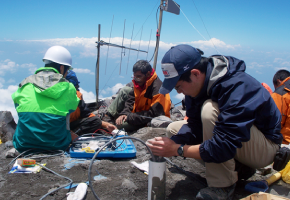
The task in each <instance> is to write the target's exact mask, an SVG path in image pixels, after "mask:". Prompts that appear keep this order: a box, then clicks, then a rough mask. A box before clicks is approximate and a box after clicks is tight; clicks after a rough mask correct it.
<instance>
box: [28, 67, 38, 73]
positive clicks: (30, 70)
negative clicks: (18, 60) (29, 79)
mask: <svg viewBox="0 0 290 200" xmlns="http://www.w3.org/2000/svg"><path fill="white" fill-rule="evenodd" d="M28 70H29V72H30V73H31V74H34V73H35V71H36V70H37V67H34V68H29V69H28Z"/></svg>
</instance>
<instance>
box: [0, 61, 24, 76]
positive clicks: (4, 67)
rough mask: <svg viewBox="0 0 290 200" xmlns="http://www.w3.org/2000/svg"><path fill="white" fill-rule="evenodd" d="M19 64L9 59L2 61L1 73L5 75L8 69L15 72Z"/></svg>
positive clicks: (0, 65) (0, 62) (0, 63)
mask: <svg viewBox="0 0 290 200" xmlns="http://www.w3.org/2000/svg"><path fill="white" fill-rule="evenodd" d="M18 66H19V65H18V64H16V63H15V62H13V61H11V60H9V59H6V60H4V61H0V75H5V73H6V72H7V71H10V72H15V71H16V68H17V67H18Z"/></svg>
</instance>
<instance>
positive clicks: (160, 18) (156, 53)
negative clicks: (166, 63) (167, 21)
mask: <svg viewBox="0 0 290 200" xmlns="http://www.w3.org/2000/svg"><path fill="white" fill-rule="evenodd" d="M163 2H164V0H161V1H160V13H159V23H158V30H157V33H156V34H157V41H156V51H155V55H154V62H153V69H154V70H156V63H157V57H158V49H159V41H160V33H161V24H162V15H163Z"/></svg>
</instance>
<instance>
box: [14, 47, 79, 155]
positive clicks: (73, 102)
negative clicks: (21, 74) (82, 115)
mask: <svg viewBox="0 0 290 200" xmlns="http://www.w3.org/2000/svg"><path fill="white" fill-rule="evenodd" d="M43 61H44V62H45V67H42V68H39V69H38V70H36V72H35V74H33V75H31V76H29V77H27V78H26V79H24V80H23V81H22V82H21V83H20V84H19V88H18V90H17V91H16V92H14V93H13V94H12V99H13V101H14V104H15V108H16V110H17V113H18V117H19V120H18V124H17V128H16V130H15V133H14V136H13V145H14V147H15V149H16V150H17V151H19V152H23V151H26V150H29V149H42V150H66V149H67V147H68V146H69V144H70V142H71V140H72V137H71V133H70V129H69V117H70V113H72V112H73V111H75V110H76V108H77V106H78V104H79V99H78V97H77V95H76V89H75V88H74V86H73V85H72V84H70V83H69V82H68V81H67V80H66V79H65V77H66V75H67V71H68V69H69V68H70V67H71V64H72V58H71V54H70V53H69V51H68V50H67V49H66V48H64V47H62V46H53V47H51V48H49V49H48V50H47V52H46V53H45V55H44V58H43ZM72 135H73V134H72Z"/></svg>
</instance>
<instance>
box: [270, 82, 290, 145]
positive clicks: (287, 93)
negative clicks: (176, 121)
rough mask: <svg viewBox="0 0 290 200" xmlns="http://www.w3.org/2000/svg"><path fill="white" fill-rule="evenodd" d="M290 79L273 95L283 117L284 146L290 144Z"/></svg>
mask: <svg viewBox="0 0 290 200" xmlns="http://www.w3.org/2000/svg"><path fill="white" fill-rule="evenodd" d="M289 86H290V77H288V78H286V79H285V80H284V81H283V82H282V83H281V84H280V85H279V87H277V88H276V89H275V91H274V93H272V95H271V96H272V98H273V99H274V101H275V103H276V105H277V107H278V109H279V110H280V113H281V115H282V121H281V133H282V135H283V141H282V143H283V144H289V143H290V87H289Z"/></svg>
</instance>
